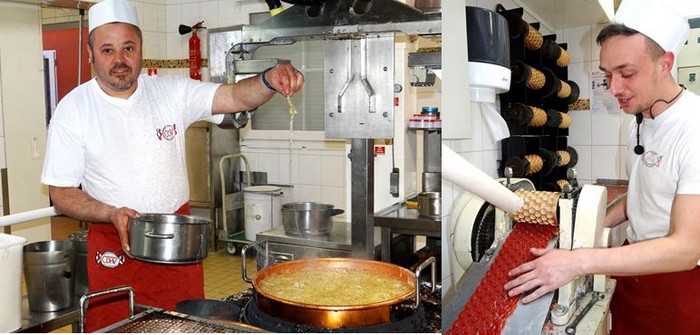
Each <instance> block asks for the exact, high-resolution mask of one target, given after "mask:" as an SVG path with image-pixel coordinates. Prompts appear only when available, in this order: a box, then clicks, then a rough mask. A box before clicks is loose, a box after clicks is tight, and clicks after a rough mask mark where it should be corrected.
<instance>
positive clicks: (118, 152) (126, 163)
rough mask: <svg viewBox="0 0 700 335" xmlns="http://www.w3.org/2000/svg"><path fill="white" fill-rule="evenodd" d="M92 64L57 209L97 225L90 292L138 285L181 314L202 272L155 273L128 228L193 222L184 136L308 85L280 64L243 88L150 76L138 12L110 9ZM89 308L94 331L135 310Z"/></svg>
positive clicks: (145, 296)
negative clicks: (152, 220) (133, 246)
mask: <svg viewBox="0 0 700 335" xmlns="http://www.w3.org/2000/svg"><path fill="white" fill-rule="evenodd" d="M89 30H90V35H89V39H88V56H89V61H90V63H91V64H92V65H93V67H94V71H95V73H96V77H95V78H93V79H92V80H90V81H89V82H86V83H84V84H82V85H80V86H78V87H77V88H76V89H74V90H73V91H71V92H70V93H69V94H68V95H66V97H64V98H63V99H62V100H61V102H60V103H59V104H58V106H57V108H56V112H55V113H54V115H53V117H52V119H51V124H50V127H49V132H48V143H47V149H46V160H45V162H44V170H43V172H42V177H41V178H42V183H44V184H46V185H48V186H49V192H50V196H51V200H52V202H53V205H54V206H55V208H56V210H57V211H58V212H60V213H62V214H64V215H67V216H70V217H73V218H76V219H79V220H82V221H88V222H91V224H90V229H89V234H88V238H87V239H88V260H89V261H88V278H89V284H88V286H89V290H90V291H96V290H102V289H108V288H114V287H118V286H121V285H129V286H132V287H133V288H134V290H135V293H136V294H135V296H136V303H139V304H144V305H147V306H153V307H160V308H165V309H168V310H173V309H174V308H175V304H176V303H177V302H179V301H182V300H186V299H202V298H204V287H203V285H204V284H203V283H204V282H203V271H202V264H201V262H200V263H196V264H184V265H177V264H172V265H171V264H166V265H164V264H156V263H151V262H147V261H142V260H139V259H135V258H132V257H131V254H130V253H129V251H130V246H129V238H128V235H129V234H128V228H127V227H128V222H129V219H130V218H134V217H138V216H140V214H139V213H180V214H188V213H189V212H190V208H189V203H188V201H189V184H188V178H187V166H186V160H185V130H186V129H187V127H188V126H189V125H190V124H192V123H193V122H196V121H200V120H208V121H211V122H221V119H222V118H223V115H219V114H224V113H233V112H241V111H249V110H253V109H255V108H256V107H258V106H259V105H261V104H263V103H265V102H267V101H268V100H270V99H271V98H272V97H273V95H274V94H275V93H276V92H279V93H280V94H283V95H285V96H290V95H292V94H294V93H295V92H297V91H298V90H299V89H301V87H302V86H303V83H304V76H303V75H302V74H301V73H300V72H299V71H297V70H296V69H295V68H294V67H293V66H292V65H290V64H284V65H277V66H275V67H273V68H270V69H267V70H265V71H264V72H263V73H262V74H260V75H257V76H254V77H251V78H248V79H246V80H243V81H240V82H238V83H236V84H226V85H221V84H214V83H203V82H199V81H195V80H191V79H189V78H159V77H151V76H145V75H141V61H142V44H143V40H142V35H141V30H140V29H139V22H138V17H137V14H136V9H135V7H134V5H133V4H131V3H129V2H127V1H125V0H104V1H102V2H99V3H97V4H95V5H93V6H92V8H90V11H89ZM111 298H112V297H108V298H107V300H105V299H100V298H97V299H94V300H91V301H90V307H89V308H88V311H87V324H86V330H87V331H94V330H98V329H102V328H104V327H106V326H108V325H111V324H114V323H116V322H118V321H121V320H124V319H126V318H127V316H128V308H127V306H128V304H126V303H124V301H123V299H122V300H119V301H114V299H111Z"/></svg>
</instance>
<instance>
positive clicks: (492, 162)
mask: <svg viewBox="0 0 700 335" xmlns="http://www.w3.org/2000/svg"><path fill="white" fill-rule="evenodd" d="M482 159H483V162H484V163H483V167H482V171H484V172H485V173H486V174H488V175H489V176H491V177H494V178H497V177H498V161H499V160H500V159H501V153H500V151H498V150H487V151H483V152H482Z"/></svg>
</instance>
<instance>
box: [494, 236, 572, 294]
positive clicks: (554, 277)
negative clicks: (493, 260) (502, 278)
mask: <svg viewBox="0 0 700 335" xmlns="http://www.w3.org/2000/svg"><path fill="white" fill-rule="evenodd" d="M530 252H531V253H532V254H533V255H535V256H537V257H538V258H537V259H535V260H533V261H531V262H527V263H524V264H521V265H520V266H518V267H516V268H515V269H513V270H511V271H510V272H508V276H510V277H516V276H517V278H515V279H513V280H511V281H509V282H508V283H506V285H505V286H504V288H505V289H506V290H507V291H508V295H509V296H511V297H512V296H516V295H519V294H523V293H525V292H528V291H530V290H534V291H533V292H532V293H530V294H528V295H527V296H525V297H523V300H522V301H523V303H524V304H527V303H529V302H532V301H534V300H535V299H537V298H539V297H541V296H543V295H545V294H546V293H547V292H550V291H553V290H556V289H558V288H559V287H562V286H563V285H564V284H566V283H568V282H570V281H571V280H573V279H574V278H575V277H576V276H578V275H580V274H581V273H579V270H578V268H577V263H576V260H575V257H573V253H572V252H571V251H567V250H560V249H553V250H548V249H536V248H532V249H530Z"/></svg>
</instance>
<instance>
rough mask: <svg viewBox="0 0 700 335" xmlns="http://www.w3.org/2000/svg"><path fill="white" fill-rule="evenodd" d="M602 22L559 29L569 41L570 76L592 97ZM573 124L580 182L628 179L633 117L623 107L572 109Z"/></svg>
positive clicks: (585, 95) (584, 94)
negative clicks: (595, 24) (607, 109)
mask: <svg viewBox="0 0 700 335" xmlns="http://www.w3.org/2000/svg"><path fill="white" fill-rule="evenodd" d="M602 27H603V26H602V25H599V26H582V27H576V28H570V29H565V30H563V31H561V32H558V36H561V39H562V40H563V41H566V42H567V43H568V44H569V53H570V54H571V64H570V65H569V79H571V80H573V81H575V82H576V83H578V86H579V87H580V89H581V93H580V97H581V98H585V99H590V98H591V93H592V92H591V72H592V71H595V70H598V65H599V52H600V47H599V46H598V45H597V43H596V41H595V39H596V36H597V35H598V32H599V31H600V29H602ZM569 115H571V119H572V123H571V124H572V126H571V128H570V129H569V145H571V146H573V147H574V148H576V150H577V151H578V154H579V163H578V165H577V166H576V167H577V169H578V177H579V181H581V182H584V183H593V182H595V181H596V179H599V178H605V179H627V175H626V172H625V155H624V153H625V150H626V149H627V141H626V135H627V126H628V125H629V123H630V122H631V121H632V119H633V117H632V116H630V115H627V114H625V113H623V112H622V111H620V110H615V111H603V110H595V109H594V110H591V109H590V106H589V109H584V110H577V111H571V112H569Z"/></svg>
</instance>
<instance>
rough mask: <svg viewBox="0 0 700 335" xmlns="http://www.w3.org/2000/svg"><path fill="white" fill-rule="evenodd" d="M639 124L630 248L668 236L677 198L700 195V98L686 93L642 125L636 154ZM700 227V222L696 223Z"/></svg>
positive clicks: (632, 137) (632, 138) (632, 160)
mask: <svg viewBox="0 0 700 335" xmlns="http://www.w3.org/2000/svg"><path fill="white" fill-rule="evenodd" d="M636 130H637V124H636V122H635V120H632V122H631V123H630V125H629V129H628V144H629V145H628V149H627V175H628V176H629V180H630V181H629V189H628V192H627V216H628V218H629V221H630V224H629V227H628V228H627V238H628V239H629V241H630V243H633V242H638V241H643V240H648V239H652V238H657V237H663V236H666V235H667V233H668V230H669V224H670V216H671V205H672V203H673V197H674V196H675V195H676V194H700V97H698V96H697V95H696V94H694V93H693V92H690V91H685V92H683V94H682V95H681V96H680V97H679V98H678V100H677V101H676V103H674V104H673V105H672V106H671V107H670V108H669V109H667V110H666V111H665V112H663V113H662V114H661V115H659V116H658V117H656V118H655V119H653V120H652V119H644V122H642V124H641V127H640V130H639V132H640V143H641V145H643V146H644V153H643V154H642V155H637V154H635V153H634V151H633V149H634V146H635V145H636V144H637V140H636ZM698 224H700V222H698Z"/></svg>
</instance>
